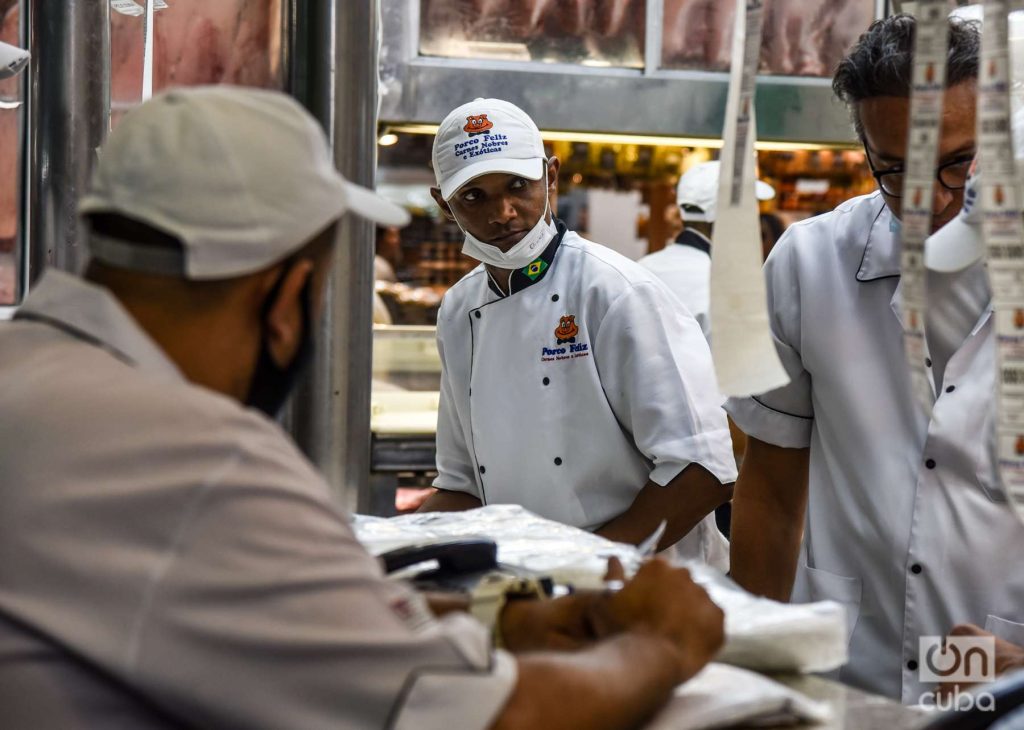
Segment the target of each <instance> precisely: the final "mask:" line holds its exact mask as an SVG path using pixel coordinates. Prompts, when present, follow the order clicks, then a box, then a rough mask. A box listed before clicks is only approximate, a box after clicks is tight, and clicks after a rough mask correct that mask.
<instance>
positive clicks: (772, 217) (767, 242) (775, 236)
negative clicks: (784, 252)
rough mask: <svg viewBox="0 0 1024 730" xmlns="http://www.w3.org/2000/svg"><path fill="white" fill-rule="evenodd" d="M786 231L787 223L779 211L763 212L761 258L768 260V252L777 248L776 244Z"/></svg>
mask: <svg viewBox="0 0 1024 730" xmlns="http://www.w3.org/2000/svg"><path fill="white" fill-rule="evenodd" d="M785 232H786V224H785V223H784V222H783V220H782V218H780V217H779V214H778V213H762V214H761V258H762V259H763V260H765V261H767V260H768V254H770V253H771V252H772V249H773V248H775V244H776V243H778V242H779V239H780V238H782V234H783V233H785Z"/></svg>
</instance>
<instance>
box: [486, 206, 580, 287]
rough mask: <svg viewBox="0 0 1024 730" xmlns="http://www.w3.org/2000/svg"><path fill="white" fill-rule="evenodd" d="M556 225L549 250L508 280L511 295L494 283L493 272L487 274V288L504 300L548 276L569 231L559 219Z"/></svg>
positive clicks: (516, 271)
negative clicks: (556, 254) (556, 232)
mask: <svg viewBox="0 0 1024 730" xmlns="http://www.w3.org/2000/svg"><path fill="white" fill-rule="evenodd" d="M554 223H555V228H556V229H557V230H558V234H557V235H556V236H555V237H554V238H553V239H552V240H551V243H549V244H548V245H547V248H545V249H544V251H543V252H542V253H541V255H540V256H539V257H537V258H536V259H535V260H534V261H533V262H531V263H530V265H529V266H524V267H523V268H521V269H516V270H515V271H513V272H512V275H511V276H510V277H509V278H508V290H509V292H510V293H509V294H505V293H504V292H503V291H502V290H501V289H499V288H498V285H497V284H495V283H494V279H493V278H492V277H491V272H489V271H488V272H487V286H489V287H490V289H491V291H492V292H494V293H495V294H497V295H498V296H499V297H501V298H503V299H504V298H505V297H510V296H512V294H518V293H519V292H521V291H522V290H523V289H526V288H527V287H531V286H533V285H534V284H536V283H537V282H539V281H541V280H542V279H543V278H544V277H545V276H547V275H548V271H550V269H551V262H552V261H554V260H555V253H557V252H558V247H559V246H560V245H561V244H562V239H563V238H564V237H565V234H566V232H567V231H568V228H566V227H565V224H564V223H562V221H560V220H558V219H557V218H556V219H555V221H554Z"/></svg>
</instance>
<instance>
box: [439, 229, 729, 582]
mask: <svg viewBox="0 0 1024 730" xmlns="http://www.w3.org/2000/svg"><path fill="white" fill-rule="evenodd" d="M563 230H564V229H563ZM552 247H553V248H552ZM545 253H546V254H548V255H550V254H552V253H553V259H552V260H551V264H550V267H549V268H548V269H546V271H545V272H544V275H543V276H542V277H541V278H539V279H537V281H536V282H535V283H529V282H527V281H526V280H525V278H524V277H517V278H518V279H519V281H520V282H521V283H525V284H526V288H524V289H521V290H518V291H515V290H514V293H513V294H512V295H511V296H508V297H502V296H500V295H499V294H498V293H497V292H496V291H495V289H494V288H493V287H492V286H491V285H490V284H489V280H488V275H487V273H486V271H485V269H484V268H483V267H482V266H481V267H479V268H477V269H475V270H474V271H472V272H471V273H470V274H468V275H467V276H466V277H465V278H463V279H462V280H461V281H459V282H458V283H457V284H456V285H455V286H454V287H452V288H451V289H450V290H449V291H448V293H447V294H446V296H445V298H444V302H443V304H442V306H441V311H440V314H439V317H438V331H437V333H438V348H439V350H440V353H441V363H442V384H441V404H440V412H439V416H438V432H437V466H438V477H437V480H436V481H435V485H436V486H437V487H439V488H441V489H449V490H457V491H463V492H467V493H469V494H472V495H474V496H477V497H478V498H480V499H481V500H482V501H483V502H484V503H485V504H493V503H516V504H521V505H523V506H525V507H526V508H527V509H529V510H531V511H533V512H535V513H537V514H539V515H541V516H542V517H546V518H548V519H553V520H557V521H559V522H564V523H566V524H570V525H573V526H576V527H582V528H586V529H595V528H598V527H600V526H601V525H603V524H604V523H606V522H608V521H609V520H611V519H612V518H614V517H617V516H618V515H620V514H622V513H623V512H625V511H626V510H627V509H628V508H629V506H630V505H631V504H632V503H633V500H634V499H635V498H636V496H637V494H638V493H639V491H640V490H641V489H642V488H643V487H644V485H645V484H646V483H647V481H648V480H649V479H650V480H653V481H654V482H656V483H658V484H661V485H665V484H668V482H670V481H671V480H672V479H673V478H674V477H675V476H676V475H677V474H679V472H681V471H682V470H683V469H684V468H685V467H686V466H688V465H689V464H690V463H698V464H701V465H702V466H704V467H705V468H706V469H707V470H708V471H710V472H711V473H712V474H714V475H715V476H716V477H717V478H718V479H719V480H720V481H722V482H723V483H728V482H732V481H734V480H735V478H736V465H735V461H734V459H733V455H732V446H731V440H730V437H729V430H728V425H727V422H726V417H725V412H724V410H723V409H722V407H721V403H722V400H723V399H722V398H721V396H720V395H719V391H718V387H717V384H716V382H715V377H714V372H713V370H712V367H711V356H710V352H709V350H708V345H707V342H706V341H705V340H704V337H703V336H702V334H701V331H700V327H699V326H698V325H697V323H696V322H695V321H694V319H693V318H692V317H691V316H689V315H688V314H687V313H686V312H685V310H684V308H683V307H682V306H680V304H679V302H678V301H677V300H676V299H675V298H674V297H673V296H672V295H671V294H670V293H669V292H668V290H667V289H666V288H665V286H664V285H663V284H662V283H661V282H660V281H658V280H657V279H655V278H654V277H653V276H652V275H651V274H650V273H649V272H647V271H645V270H644V269H643V268H641V267H640V266H638V265H637V264H636V263H634V262H632V261H629V260H628V259H626V258H625V257H623V256H620V255H619V254H617V253H615V252H614V251H611V250H610V249H607V248H605V247H603V246H599V245H597V244H593V243H590V242H588V241H585V240H583V239H582V238H580V237H579V236H578V235H576V234H575V233H572V232H569V233H565V235H564V238H563V239H562V240H561V243H560V244H559V243H558V239H556V241H555V242H553V243H552V244H551V247H549V249H548V251H546V252H545ZM514 281H515V280H514ZM570 317H571V318H572V320H571V322H572V324H571V325H570V326H567V328H566V330H565V331H566V332H572V328H573V327H575V329H576V331H575V332H573V334H574V335H575V336H574V337H573V338H572V341H566V342H562V343H561V344H560V343H559V342H558V341H557V340H558V339H559V338H558V337H557V336H556V328H558V327H560V326H561V325H562V323H563V322H568V321H569V320H568V318H570ZM679 546H680V547H679V550H680V552H681V553H682V554H683V555H684V556H685V557H688V558H694V559H698V560H702V561H705V562H709V563H711V564H713V565H716V566H717V567H720V568H724V567H725V565H726V561H727V555H726V552H727V550H726V543H725V540H724V538H723V537H722V535H721V533H720V532H719V531H718V529H717V528H716V526H715V523H714V515H713V514H712V515H709V516H708V517H707V518H706V519H705V520H704V521H703V522H701V523H700V524H699V525H698V526H697V527H696V528H695V529H694V530H693V531H691V533H690V534H689V535H688V536H687V537H685V538H683V540H682V541H681V542H680V543H679Z"/></svg>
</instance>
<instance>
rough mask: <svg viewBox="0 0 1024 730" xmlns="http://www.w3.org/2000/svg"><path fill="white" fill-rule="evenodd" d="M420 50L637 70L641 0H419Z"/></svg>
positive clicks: (643, 7) (642, 31)
mask: <svg viewBox="0 0 1024 730" xmlns="http://www.w3.org/2000/svg"><path fill="white" fill-rule="evenodd" d="M420 19H421V28H420V30H421V33H420V53H421V54H422V55H424V56H440V57H443V58H482V59H493V60H502V61H534V62H546V63H571V64H580V65H584V66H613V67H620V68H643V65H644V37H645V24H646V2H645V0H420Z"/></svg>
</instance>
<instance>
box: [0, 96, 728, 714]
mask: <svg viewBox="0 0 1024 730" xmlns="http://www.w3.org/2000/svg"><path fill="white" fill-rule="evenodd" d="M80 210H81V213H82V214H83V215H84V217H85V220H86V222H87V223H88V225H89V228H90V244H91V248H92V254H93V260H92V263H91V265H90V267H89V269H88V271H87V273H86V276H85V278H84V279H83V278H78V277H75V276H72V275H69V274H65V273H61V272H58V271H50V272H48V273H47V274H46V275H45V276H44V277H43V279H42V281H41V282H40V284H39V286H38V287H37V288H36V289H35V290H34V291H33V292H32V293H31V295H30V296H29V297H28V299H27V301H26V302H25V304H24V306H23V307H22V308H21V310H20V311H19V313H18V315H17V317H16V320H15V321H14V322H13V323H8V324H5V325H3V327H2V328H0V363H3V366H2V368H0V505H2V507H0V717H2V722H0V724H2V725H3V726H4V727H9V728H40V729H42V728H46V730H64V729H68V728H90V729H91V728H113V727H118V728H133V729H136V728H169V727H176V728H177V727H202V728H248V729H252V728H267V729H268V730H269V729H271V728H273V729H274V730H281V729H282V728H296V729H298V728H301V729H302V730H317V729H318V728H377V727H389V728H417V729H428V730H429V729H430V728H445V730H451V729H454V728H458V729H459V730H467V729H472V728H483V727H510V728H511V727H542V726H543V727H546V728H562V727H564V728H570V727H572V728H598V727H608V728H618V727H632V726H634V725H636V724H637V723H639V722H640V721H641V720H642V719H643V718H645V717H647V716H648V715H650V714H651V713H652V712H653V711H655V710H656V709H657V708H658V707H659V706H660V705H661V704H663V703H664V702H665V701H667V699H668V698H669V697H670V696H671V693H672V690H673V688H674V686H675V685H676V684H678V683H680V682H682V681H685V680H686V679H688V678H689V677H690V676H692V675H693V674H695V673H696V672H697V671H698V670H699V669H700V668H701V667H702V666H703V665H704V664H705V663H706V662H707V661H708V659H709V658H710V656H711V655H712V654H713V653H714V651H715V650H716V649H717V648H718V646H719V644H720V643H721V640H722V615H721V612H720V611H719V610H718V609H717V607H715V606H714V604H712V603H711V602H710V600H709V599H708V597H707V595H706V594H705V593H704V592H703V591H702V590H701V589H700V588H698V587H697V586H696V585H695V584H694V583H693V582H692V581H691V580H690V579H689V577H688V576H687V575H686V573H685V571H681V570H675V569H672V568H669V567H668V566H667V565H666V564H664V563H660V562H652V563H649V564H647V565H645V566H644V567H643V568H641V570H640V571H639V573H638V574H637V576H636V577H635V578H634V579H633V580H632V581H630V582H628V583H626V584H625V586H624V587H623V588H622V590H621V591H618V592H615V593H610V594H601V595H580V596H576V597H570V598H568V599H559V600H557V601H543V600H532V601H531V600H524V601H510V602H509V603H508V604H507V605H505V607H504V610H502V611H500V612H496V615H495V616H494V621H495V623H496V624H497V630H500V632H501V633H502V634H503V637H504V643H505V646H506V647H508V649H509V650H511V651H512V652H520V653H518V654H515V655H514V654H513V653H510V652H509V651H506V650H502V649H494V648H493V647H492V646H491V634H490V632H489V631H488V629H487V628H485V627H484V626H483V625H481V624H480V623H478V622H476V621H475V620H473V619H472V618H470V616H469V615H467V613H465V612H460V611H453V612H450V613H447V614H445V615H444V616H441V617H435V614H439V613H440V610H439V607H438V605H437V603H436V602H435V603H433V604H432V603H430V602H428V601H427V600H426V599H425V598H423V597H422V596H421V595H420V594H418V593H415V592H414V591H412V590H410V589H408V588H407V587H405V586H403V585H401V584H399V583H394V582H388V581H386V580H385V579H384V577H383V576H382V573H381V570H380V568H379V567H378V565H377V563H376V561H375V560H374V559H373V558H372V557H370V556H369V555H368V554H367V553H366V551H365V550H364V549H363V548H362V547H361V546H360V545H359V543H358V542H357V541H356V539H355V537H354V536H353V533H352V530H351V528H350V526H349V524H348V520H347V518H346V516H345V515H344V514H343V513H342V512H341V511H340V510H339V508H337V507H336V506H335V505H334V504H333V503H332V501H331V499H330V496H329V494H328V489H327V487H326V485H325V483H324V481H323V479H322V478H321V476H320V475H318V474H317V473H316V471H315V470H314V469H313V468H312V466H311V465H310V464H309V463H308V462H307V461H306V460H305V459H304V458H303V457H302V456H301V454H300V453H299V452H298V451H297V450H296V448H295V447H294V445H293V444H292V443H291V441H290V440H289V439H288V438H287V436H286V435H285V434H284V433H283V432H282V431H281V430H280V429H279V427H278V426H277V425H276V424H275V423H274V422H273V421H272V420H271V419H270V418H268V417H267V416H266V415H265V414H264V413H261V412H259V411H260V410H262V411H264V412H265V413H266V414H273V413H276V411H277V410H278V409H279V407H280V405H281V403H282V402H283V400H284V398H285V397H286V396H287V394H288V391H289V388H290V384H291V382H292V380H293V379H294V377H295V375H296V374H297V373H298V372H299V371H300V370H301V367H302V364H303V362H305V361H306V360H307V359H308V357H309V354H310V352H311V348H312V333H313V331H314V324H315V322H316V320H317V318H318V316H319V310H320V301H321V293H322V289H323V287H324V281H325V278H326V274H327V271H328V268H329V265H330V260H331V255H332V249H333V244H334V230H335V227H336V224H337V222H338V220H339V219H340V218H341V217H342V216H343V215H344V214H345V213H347V212H352V213H355V214H357V215H361V216H364V217H367V218H370V219H372V220H374V221H375V222H377V223H379V224H383V225H400V224H402V223H404V222H405V219H406V216H405V214H404V213H403V212H402V211H401V210H399V209H397V208H394V207H393V206H391V205H389V204H387V203H385V202H383V201H381V200H380V199H378V198H377V197H376V196H374V195H373V194H372V193H371V192H369V191H366V190H364V189H361V188H358V187H356V186H354V185H351V184H350V183H348V182H346V181H345V180H344V179H343V178H341V177H340V176H339V175H338V174H337V173H336V172H335V170H334V168H333V167H332V165H331V155H330V152H329V150H328V147H327V143H326V139H325V137H324V135H323V134H322V133H321V131H320V130H319V128H318V127H317V125H316V123H315V121H314V120H313V119H312V118H311V117H309V116H308V115H307V114H306V113H305V112H304V111H302V109H301V108H300V107H299V106H298V105H297V104H296V103H295V102H294V101H292V100H291V99H289V98H288V97H286V96H283V95H280V94H276V93H273V92H265V91H255V90H242V89H232V88H228V87H216V88H214V87H210V88H199V89H192V90H177V91H172V92H169V93H167V94H165V95H162V96H159V97H157V98H155V99H153V100H152V101H150V102H148V103H146V104H144V105H142V107H141V108H139V109H138V110H136V111H134V112H132V113H130V114H128V115H127V116H126V117H125V118H124V119H123V120H122V121H121V123H120V124H119V126H118V127H117V129H116V130H115V131H114V132H113V134H112V135H111V138H110V141H109V143H108V144H107V146H106V148H105V150H104V152H103V154H102V155H101V157H100V161H99V165H98V169H97V172H96V174H95V176H94V178H93V181H92V184H91V188H90V190H89V192H88V193H87V194H86V196H85V197H84V199H83V200H82V202H81V207H80ZM246 404H247V405H250V406H254V407H255V408H246V407H245V405H246ZM555 647H558V648H562V649H565V648H571V649H573V650H574V651H572V652H571V653H559V652H557V651H555V650H554V648H555ZM568 697H572V698H573V699H574V701H573V702H566V701H565V700H566V698H568Z"/></svg>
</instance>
